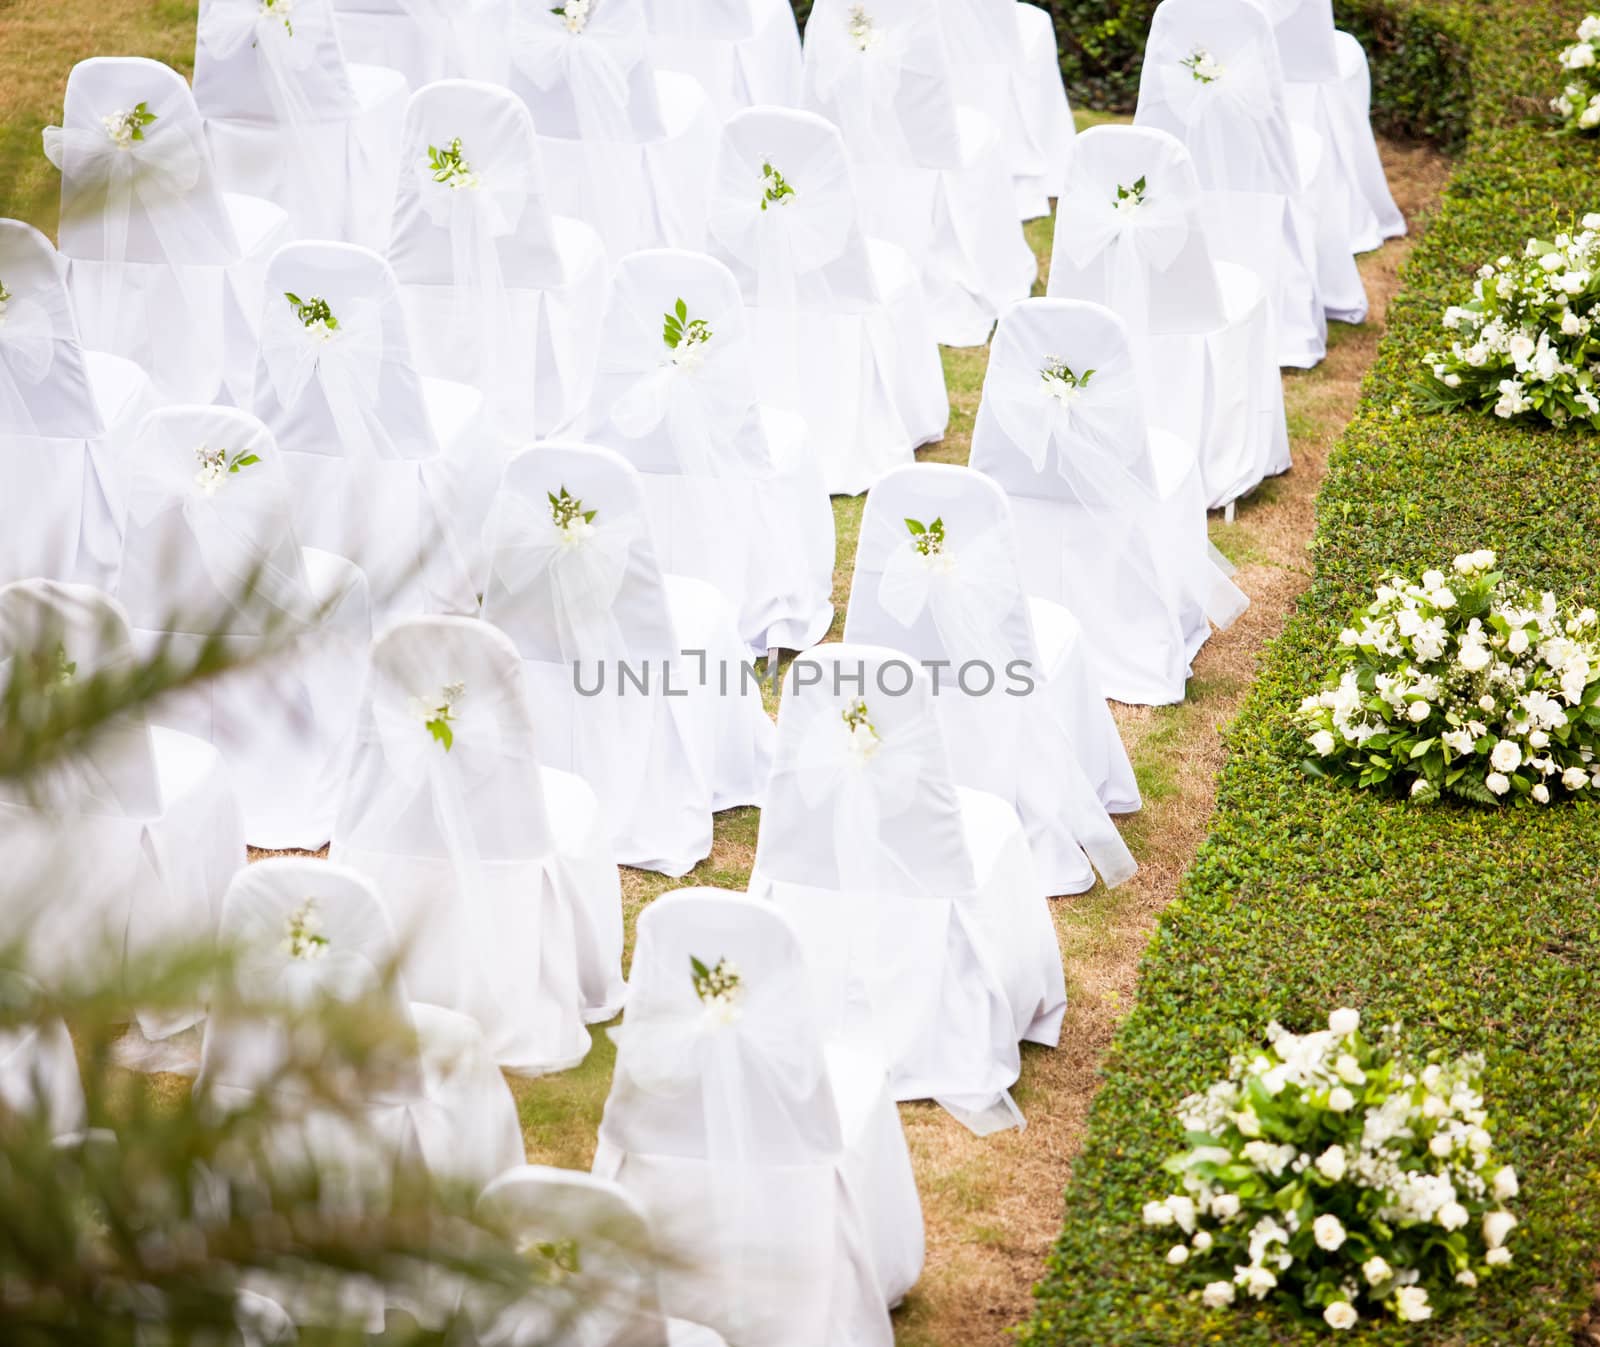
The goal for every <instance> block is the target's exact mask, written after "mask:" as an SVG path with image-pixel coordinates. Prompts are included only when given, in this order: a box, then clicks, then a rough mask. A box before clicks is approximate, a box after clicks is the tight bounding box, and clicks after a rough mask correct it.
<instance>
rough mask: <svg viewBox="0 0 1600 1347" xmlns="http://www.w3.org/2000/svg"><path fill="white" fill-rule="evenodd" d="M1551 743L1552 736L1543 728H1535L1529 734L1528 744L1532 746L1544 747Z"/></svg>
mask: <svg viewBox="0 0 1600 1347" xmlns="http://www.w3.org/2000/svg"><path fill="white" fill-rule="evenodd" d="M1549 743H1550V736H1549V735H1548V734H1546V733H1545V732H1544V731H1543V730H1535V731H1534V732H1533V733H1532V734H1530V735H1529V736H1528V744H1529V746H1530V747H1532V748H1544V747H1546V746H1547V745H1548V744H1549Z"/></svg>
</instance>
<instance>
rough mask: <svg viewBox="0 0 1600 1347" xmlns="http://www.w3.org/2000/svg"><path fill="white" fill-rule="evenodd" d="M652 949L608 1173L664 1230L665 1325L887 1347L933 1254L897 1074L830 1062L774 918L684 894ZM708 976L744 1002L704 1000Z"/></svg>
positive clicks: (612, 1121) (841, 1060)
mask: <svg viewBox="0 0 1600 1347" xmlns="http://www.w3.org/2000/svg"><path fill="white" fill-rule="evenodd" d="M638 941H639V943H638V949H637V951H636V953H635V954H634V961H633V975H632V979H631V981H630V984H629V1000H628V1014H627V1019H626V1022H625V1024H624V1025H623V1027H622V1028H621V1029H620V1030H618V1031H616V1032H615V1034H614V1037H615V1038H616V1039H617V1065H616V1073H615V1075H614V1076H613V1078H612V1084H611V1095H610V1098H609V1099H608V1100H607V1101H606V1111H605V1117H604V1119H603V1120H602V1122H601V1124H600V1143H599V1148H598V1151H597V1152H596V1155H595V1163H594V1172H595V1173H596V1174H597V1175H599V1176H601V1177H602V1178H608V1179H613V1180H615V1181H616V1182H617V1183H619V1184H620V1185H621V1186H622V1187H623V1188H625V1189H626V1190H627V1191H628V1192H629V1193H631V1194H632V1195H633V1197H634V1198H635V1199H636V1200H637V1201H638V1203H639V1205H640V1206H641V1207H643V1208H644V1210H645V1212H646V1213H647V1215H648V1218H649V1221H650V1226H651V1229H652V1231H653V1232H654V1234H655V1237H656V1241H657V1246H658V1247H659V1248H660V1249H661V1250H662V1252H663V1254H665V1255H666V1257H667V1260H668V1262H667V1266H666V1267H665V1268H664V1269H663V1270H662V1275H661V1290H662V1297H663V1300H664V1302H665V1306H666V1309H667V1311H668V1313H670V1314H677V1315H682V1316H684V1317H685V1318H688V1319H692V1320H694V1321H695V1322H697V1323H704V1324H709V1325H710V1326H711V1327H713V1328H714V1329H716V1330H717V1331H718V1332H720V1333H721V1334H722V1335H723V1336H724V1337H725V1338H726V1339H727V1340H728V1341H729V1342H730V1343H739V1344H749V1345H750V1347H816V1345H817V1344H820V1343H828V1344H839V1347H847V1345H848V1347H888V1344H890V1343H891V1342H892V1341H893V1334H892V1332H891V1329H890V1325H889V1316H888V1312H887V1309H888V1306H889V1305H891V1304H894V1303H896V1302H898V1301H899V1300H900V1299H901V1298H902V1297H903V1296H904V1295H905V1293H906V1292H907V1291H908V1290H909V1289H910V1287H911V1286H912V1284H913V1283H914V1282H915V1281H916V1279H917V1277H918V1275H919V1274H920V1272H921V1269H922V1258H923V1239H922V1212H921V1206H920V1203H919V1202H918V1199H917V1193H916V1186H915V1183H914V1181H913V1179H912V1174H911V1164H910V1157H909V1156H908V1154H907V1152H906V1145H905V1137H904V1134H903V1132H902V1131H901V1128H900V1120H899V1117H898V1116H897V1114H896V1112H895V1108H894V1104H893V1102H892V1101H891V1099H890V1095H889V1091H888V1088H887V1081H886V1077H885V1074H884V1071H883V1068H882V1066H881V1064H879V1063H877V1062H875V1061H874V1060H873V1059H870V1058H865V1057H863V1056H852V1055H851V1054H847V1053H838V1052H834V1051H825V1050H824V1047H823V1039H822V1037H821V1035H820V1034H819V1032H818V1021H817V1018H816V1009H815V1005H814V998H813V996H812V993H811V989H810V987H809V986H808V981H809V978H808V972H807V969H806V966H805V962H804V959H803V956H802V952H801V942H800V940H799V939H798V938H797V936H796V933H795V931H794V930H793V929H792V928H791V927H790V925H789V924H788V922H786V921H784V919H783V917H782V915H781V914H780V913H778V912H777V911H776V910H774V909H773V908H771V907H768V906H766V905H764V904H760V903H755V902H752V901H750V899H748V898H746V897H745V896H744V895H742V894H732V893H722V892H718V891H717V890H714V889H690V890H686V891H684V892H681V893H674V894H668V895H667V896H666V897H664V898H660V899H657V900H656V902H655V903H653V904H651V906H650V907H648V908H647V909H645V911H644V912H643V913H642V914H641V915H640V918H639V932H638ZM692 961H698V962H699V963H700V964H701V965H703V966H704V967H705V968H707V969H708V970H711V969H716V968H717V967H718V965H721V967H722V969H723V970H725V971H727V970H733V971H735V972H736V976H737V978H738V984H737V987H736V988H735V989H734V990H732V991H731V992H729V993H726V994H724V996H723V997H722V998H721V999H720V1000H715V1001H709V1002H708V1001H705V1000H702V999H701V998H700V996H699V995H698V994H697V992H696V976H697V970H696V968H695V964H694V962H692Z"/></svg>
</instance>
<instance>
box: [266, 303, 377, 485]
mask: <svg viewBox="0 0 1600 1347" xmlns="http://www.w3.org/2000/svg"><path fill="white" fill-rule="evenodd" d="M337 319H338V323H339V326H338V328H337V329H335V330H332V331H329V330H327V329H325V328H323V327H322V326H320V325H315V326H312V327H307V326H306V325H305V324H304V323H302V322H301V321H300V319H299V318H298V317H297V316H296V314H295V311H294V309H293V307H292V306H291V305H290V304H289V302H288V301H287V300H285V299H283V298H282V297H281V296H279V297H276V298H274V297H272V296H269V297H268V300H267V316H266V319H265V321H264V322H263V323H262V327H261V360H262V363H263V364H264V365H265V366H266V371H267V377H268V378H269V379H270V380H271V382H272V389H273V392H274V393H276V394H277V397H278V401H279V402H280V403H282V404H283V406H284V407H286V408H289V407H293V406H294V405H295V404H296V403H298V402H299V401H300V399H301V397H302V396H304V394H305V392H306V389H307V388H309V387H310V386H311V384H312V382H313V381H315V382H316V384H317V386H318V387H319V388H321V390H322V396H323V398H324V399H325V400H326V401H327V404H328V411H329V414H330V415H331V416H332V417H333V424H334V431H335V434H336V435H337V436H338V439H339V446H340V449H341V451H342V452H343V453H344V454H345V455H346V456H347V457H348V458H350V459H351V460H352V461H353V462H355V463H357V464H358V465H362V466H370V465H372V464H373V463H375V462H377V461H378V460H379V459H380V458H382V457H384V456H385V455H384V450H385V448H387V447H388V435H387V433H386V432H385V431H384V429H383V425H382V423H381V422H380V421H379V419H378V394H379V384H380V380H381V377H382V374H383V350H384V343H383V311H382V309H381V308H380V307H379V305H377V304H376V303H373V302H371V301H360V302H357V303H354V304H350V305H347V306H345V307H344V308H343V309H342V310H341V311H340V313H339V314H338V315H337Z"/></svg>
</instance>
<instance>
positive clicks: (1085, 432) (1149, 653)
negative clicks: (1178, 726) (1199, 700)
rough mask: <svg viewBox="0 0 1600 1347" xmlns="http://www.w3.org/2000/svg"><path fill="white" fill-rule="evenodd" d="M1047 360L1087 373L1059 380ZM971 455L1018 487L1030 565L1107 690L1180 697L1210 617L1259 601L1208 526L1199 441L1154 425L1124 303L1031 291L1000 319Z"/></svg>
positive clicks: (1124, 697)
mask: <svg viewBox="0 0 1600 1347" xmlns="http://www.w3.org/2000/svg"><path fill="white" fill-rule="evenodd" d="M1053 365H1060V366H1063V367H1065V368H1067V369H1070V370H1072V371H1074V372H1075V373H1076V374H1077V375H1079V376H1083V377H1085V378H1086V380H1087V381H1086V382H1085V383H1083V384H1081V385H1080V386H1078V387H1075V388H1067V387H1063V386H1062V384H1061V383H1060V382H1059V381H1055V380H1051V379H1048V378H1046V377H1045V372H1046V371H1047V370H1048V369H1049V368H1051V367H1052V366H1053ZM972 466H973V467H974V468H979V469H981V470H983V471H984V472H987V473H988V474H989V475H990V476H991V477H993V478H994V479H995V480H996V481H997V482H999V483H1000V485H1001V486H1002V487H1003V488H1004V489H1005V491H1006V492H1007V494H1008V495H1009V496H1010V497H1011V499H1012V505H1013V509H1014V511H1015V513H1016V518H1017V526H1018V535H1019V538H1020V540H1021V550H1022V556H1023V574H1024V575H1026V576H1027V577H1028V580H1029V583H1030V585H1032V586H1033V587H1034V588H1035V589H1036V591H1037V592H1038V593H1040V594H1043V595H1045V596H1047V597H1049V598H1051V599H1054V600H1056V601H1058V602H1059V603H1062V604H1063V605H1065V606H1066V607H1067V609H1069V610H1070V611H1071V613H1072V615H1073V616H1074V617H1075V618H1077V620H1078V621H1079V622H1080V623H1081V624H1082V625H1083V629H1084V632H1085V635H1086V637H1087V643H1088V647H1089V650H1090V657H1091V659H1092V660H1093V662H1094V665H1095V668H1096V669H1097V671H1098V673H1099V676H1100V679H1101V682H1102V683H1103V685H1104V687H1105V689H1106V691H1107V692H1108V693H1109V694H1110V695H1111V696H1113V697H1115V698H1116V699H1117V700H1118V701H1124V702H1135V703H1145V704H1157V705H1159V704H1163V703H1172V702H1179V701H1182V700H1183V697H1184V686H1185V682H1186V680H1187V678H1188V676H1189V673H1190V662H1191V661H1192V660H1193V658H1194V656H1195V655H1196V654H1197V653H1198V651H1199V649H1200V647H1201V646H1202V645H1203V644H1204V643H1205V641H1206V640H1207V638H1208V637H1209V636H1210V634H1211V623H1213V622H1214V623H1215V624H1216V625H1217V626H1218V627H1222V628H1225V627H1228V626H1230V625H1232V623H1233V622H1234V621H1235V620H1236V619H1237V618H1238V617H1239V615H1240V614H1241V613H1243V612H1244V610H1245V608H1246V607H1247V606H1248V605H1249V600H1248V599H1246V598H1245V596H1244V595H1243V594H1242V593H1241V592H1240V591H1239V590H1238V589H1237V588H1236V587H1235V586H1234V584H1233V583H1232V582H1231V581H1230V580H1229V579H1228V574H1229V572H1230V571H1231V569H1232V568H1231V567H1229V566H1228V565H1227V563H1226V562H1225V561H1223V560H1222V558H1221V556H1220V554H1218V553H1216V552H1215V551H1214V550H1213V549H1212V548H1211V546H1210V543H1209V541H1208V539H1207V536H1206V497H1205V488H1204V486H1203V484H1202V482H1201V476H1200V470H1199V464H1198V462H1197V460H1196V458H1195V454H1194V450H1193V449H1192V448H1191V447H1190V446H1188V445H1187V444H1185V443H1183V442H1182V441H1181V440H1176V439H1174V438H1173V437H1171V436H1166V435H1159V434H1154V435H1153V434H1152V433H1151V432H1150V431H1149V429H1148V427H1147V425H1146V420H1145V414H1144V407H1143V400H1142V398H1141V396H1140V389H1139V380H1138V374H1137V371H1136V369H1135V367H1134V363H1133V357H1132V354H1131V352H1130V350H1129V347H1128V340H1127V336H1126V333H1125V331H1124V328H1123V324H1122V323H1121V321H1120V320H1119V319H1118V318H1117V316H1116V315H1115V314H1114V313H1112V312H1111V311H1110V310H1108V309H1105V308H1103V307H1101V306H1100V305H1098V304H1087V303H1083V302H1081V301H1075V300H1059V299H1031V300H1028V301H1026V302H1025V303H1023V304H1019V305H1017V307H1016V308H1014V309H1012V310H1011V312H1010V313H1008V314H1007V315H1006V316H1005V317H1004V318H1003V319H1002V320H1001V323H1000V330H999V332H998V333H997V334H996V336H995V343H994V349H993V351H992V353H991V356H990V361H989V372H988V377H987V379H986V380H985V383H984V390H983V403H982V405H981V406H980V408H979V411H978V421H977V425H976V426H975V427H974V430H973V438H972Z"/></svg>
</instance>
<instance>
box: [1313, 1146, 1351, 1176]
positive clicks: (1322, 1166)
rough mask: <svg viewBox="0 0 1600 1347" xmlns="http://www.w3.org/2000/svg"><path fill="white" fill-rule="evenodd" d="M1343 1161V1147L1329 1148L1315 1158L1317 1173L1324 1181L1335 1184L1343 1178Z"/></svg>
mask: <svg viewBox="0 0 1600 1347" xmlns="http://www.w3.org/2000/svg"><path fill="white" fill-rule="evenodd" d="M1344 1169H1345V1159H1344V1147H1343V1146H1329V1147H1328V1149H1327V1150H1325V1151H1323V1152H1322V1154H1321V1155H1319V1156H1318V1157H1317V1173H1319V1174H1321V1175H1322V1177H1323V1178H1325V1179H1331V1180H1332V1181H1333V1182H1334V1183H1337V1182H1338V1181H1339V1180H1340V1179H1342V1178H1343V1177H1344Z"/></svg>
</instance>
